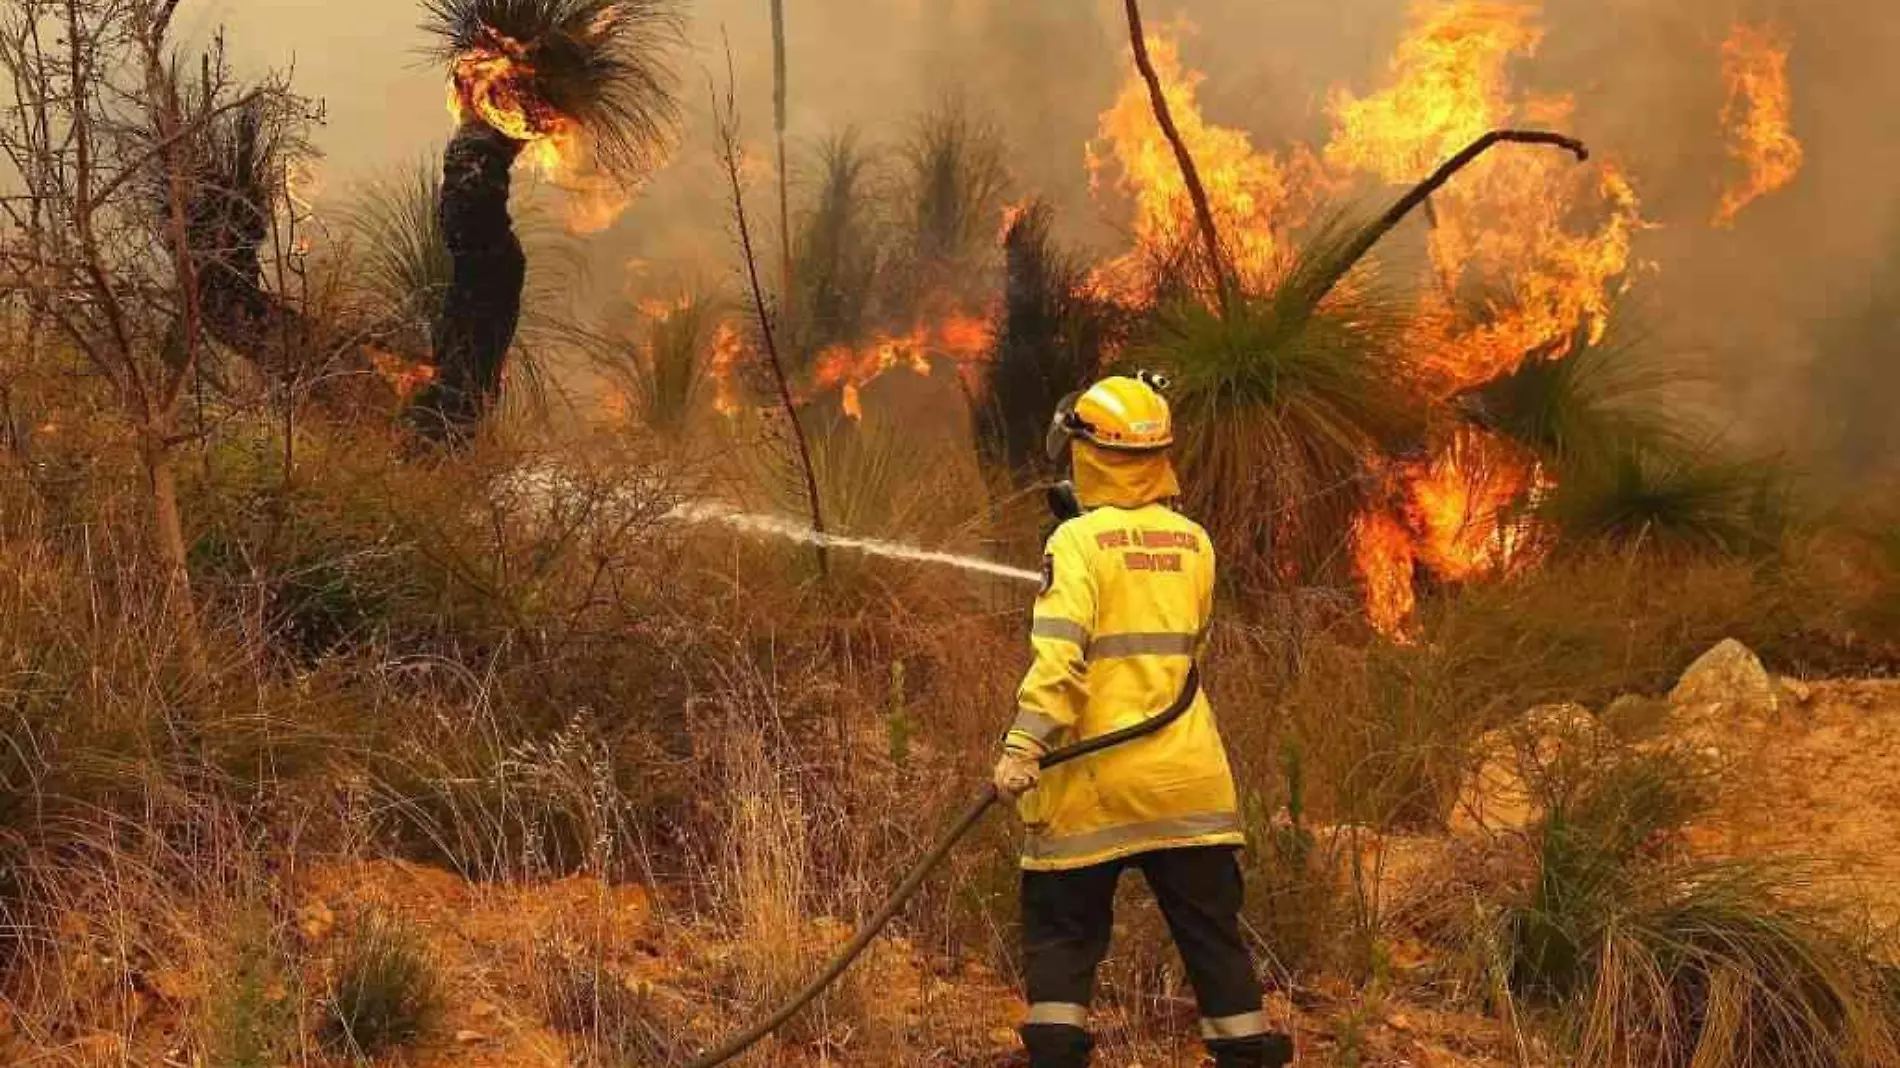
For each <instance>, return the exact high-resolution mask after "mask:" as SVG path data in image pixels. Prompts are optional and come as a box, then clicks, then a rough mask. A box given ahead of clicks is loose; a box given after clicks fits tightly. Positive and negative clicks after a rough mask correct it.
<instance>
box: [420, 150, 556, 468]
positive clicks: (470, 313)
mask: <svg viewBox="0 0 1900 1068" xmlns="http://www.w3.org/2000/svg"><path fill="white" fill-rule="evenodd" d="M520 154H521V143H520V142H518V141H513V140H510V139H509V138H507V137H505V136H503V135H502V134H500V133H498V132H496V131H495V130H494V129H493V128H491V127H490V126H488V125H487V124H486V123H482V122H479V121H473V120H471V121H467V122H464V123H463V124H462V127H461V129H459V130H457V131H456V133H455V139H454V140H452V141H450V142H449V147H448V150H447V151H446V152H444V153H443V157H442V164H443V166H442V203H441V206H440V208H439V211H440V213H441V219H442V236H443V240H444V242H445V243H446V244H447V245H448V250H449V257H450V259H451V260H452V261H453V262H454V272H453V274H452V276H451V278H450V282H449V289H448V292H447V293H446V294H444V296H443V301H442V317H441V318H440V319H438V320H437V321H436V323H435V332H434V344H435V373H436V378H435V381H434V382H433V383H431V385H430V386H429V388H428V389H426V390H424V391H423V392H422V393H420V394H418V395H417V398H416V401H415V404H414V407H413V408H412V411H411V417H412V419H413V420H414V422H415V424H416V425H417V426H418V427H419V428H420V429H421V430H422V432H423V433H425V434H427V435H429V436H430V437H432V438H435V439H437V440H460V439H463V438H465V437H466V436H467V435H468V434H469V432H470V431H472V430H473V428H474V426H475V424H476V423H477V422H479V421H480V419H481V417H482V415H483V414H484V413H485V412H487V410H488V409H489V408H490V407H491V406H492V405H493V404H494V403H495V402H496V401H497V400H498V399H499V398H500V396H501V382H502V372H503V371H504V370H505V369H506V364H507V357H508V350H509V348H510V347H512V346H513V345H514V341H515V330H516V328H517V327H518V326H519V325H520V323H521V292H522V287H523V286H524V285H525V284H526V283H527V278H528V259H527V256H526V254H524V253H523V252H522V248H521V240H520V239H519V238H518V237H516V236H515V231H514V221H513V219H511V218H510V217H509V215H508V193H509V187H510V184H511V180H510V176H509V172H510V170H511V169H512V168H513V166H514V163H515V158H516V157H517V156H519V155H520Z"/></svg>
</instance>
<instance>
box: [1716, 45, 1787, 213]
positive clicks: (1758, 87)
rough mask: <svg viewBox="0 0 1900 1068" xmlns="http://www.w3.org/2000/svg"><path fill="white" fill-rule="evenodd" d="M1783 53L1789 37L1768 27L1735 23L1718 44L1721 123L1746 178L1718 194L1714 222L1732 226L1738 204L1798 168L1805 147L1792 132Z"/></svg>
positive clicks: (1770, 189)
mask: <svg viewBox="0 0 1900 1068" xmlns="http://www.w3.org/2000/svg"><path fill="white" fill-rule="evenodd" d="M1788 52H1789V43H1788V39H1787V38H1786V36H1784V35H1783V34H1782V33H1781V31H1780V30H1779V29H1777V28H1776V27H1773V26H1750V25H1748V24H1746V23H1737V24H1736V25H1735V28H1734V29H1733V30H1731V31H1730V32H1729V37H1728V40H1727V41H1725V42H1723V44H1722V79H1723V81H1725V82H1726V83H1727V84H1728V100H1727V102H1726V103H1725V104H1724V105H1723V107H1722V126H1723V128H1724V129H1725V130H1726V132H1727V135H1728V154H1729V158H1731V159H1733V160H1735V161H1736V162H1738V163H1740V164H1741V165H1742V168H1743V170H1744V171H1745V172H1746V177H1745V178H1743V179H1742V180H1741V181H1740V183H1739V184H1733V185H1731V186H1730V188H1729V189H1727V190H1726V191H1725V192H1724V193H1723V194H1722V202H1721V205H1720V206H1718V207H1717V208H1716V210H1715V223H1714V224H1715V225H1716V226H1719V227H1724V228H1726V227H1731V226H1734V225H1735V219H1736V217H1737V216H1739V215H1740V214H1741V213H1742V209H1744V208H1746V207H1748V206H1749V205H1750V204H1752V203H1754V202H1755V201H1756V200H1759V199H1760V198H1762V197H1764V196H1767V195H1768V194H1770V193H1773V192H1775V191H1777V190H1779V189H1781V188H1783V187H1785V186H1787V185H1788V184H1789V183H1790V182H1792V181H1794V179H1795V176H1796V175H1798V174H1800V173H1801V165H1802V163H1803V162H1804V159H1805V152H1804V150H1803V149H1802V147H1801V142H1800V141H1799V140H1798V139H1796V137H1795V135H1794V96H1793V92H1792V90H1791V89H1790V88H1789V85H1788Z"/></svg>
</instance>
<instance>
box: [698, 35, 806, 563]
mask: <svg viewBox="0 0 1900 1068" xmlns="http://www.w3.org/2000/svg"><path fill="white" fill-rule="evenodd" d="M737 83H738V77H737V75H736V74H735V73H734V72H733V65H732V45H731V43H730V42H728V43H727V45H726V95H725V100H724V101H723V103H722V102H721V100H720V97H719V91H718V89H717V88H716V87H715V86H713V85H712V79H711V78H710V77H709V78H708V79H707V90H708V91H709V92H710V93H711V95H712V108H713V114H714V115H715V116H716V117H717V119H718V123H719V162H720V164H721V165H722V166H724V168H725V171H726V178H727V179H728V180H729V181H730V182H731V185H732V214H733V219H734V221H735V222H736V223H737V224H738V227H739V249H740V252H741V253H743V254H744V256H745V269H746V278H747V280H748V282H750V284H751V288H752V307H753V310H754V312H755V313H756V314H757V316H758V320H759V337H760V340H761V342H762V343H763V344H764V346H765V355H766V359H767V360H768V361H769V362H770V364H771V367H772V379H773V381H774V382H775V383H776V384H777V386H778V397H779V406H780V407H781V408H782V409H783V410H784V412H785V420H786V422H787V423H789V424H790V425H791V428H792V439H793V441H794V442H795V443H796V444H797V446H798V461H799V465H800V466H801V467H802V468H803V469H804V475H805V499H806V501H807V502H808V503H809V504H810V506H811V528H812V533H814V534H816V535H817V536H818V537H817V539H816V542H815V544H814V548H815V550H816V552H817V556H818V573H819V574H821V575H829V574H830V573H831V566H830V561H829V558H828V557H827V555H826V552H825V515H824V508H823V506H822V505H821V504H820V501H819V497H818V476H817V473H816V472H815V471H814V470H813V468H812V462H811V446H810V445H809V444H808V443H807V442H806V440H805V428H804V426H803V425H802V424H801V423H800V422H799V421H798V406H797V404H796V403H794V402H793V400H792V386H791V382H790V380H789V379H788V378H787V377H786V375H785V363H784V361H783V360H781V359H780V358H779V352H778V340H777V338H776V337H775V336H774V333H773V330H772V315H771V313H770V312H769V311H768V310H767V308H766V303H765V286H764V285H763V284H762V283H760V281H759V260H758V257H757V256H756V255H755V254H754V252H753V248H752V227H751V225H750V223H749V222H748V220H747V217H746V207H745V183H744V182H743V181H742V180H741V178H740V176H739V171H740V167H739V105H738V101H737V99H736V96H737V93H736V86H737Z"/></svg>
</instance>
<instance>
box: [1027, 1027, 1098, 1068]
mask: <svg viewBox="0 0 1900 1068" xmlns="http://www.w3.org/2000/svg"><path fill="white" fill-rule="evenodd" d="M1023 1048H1025V1049H1027V1050H1028V1051H1029V1068H1087V1066H1088V1063H1089V1053H1090V1052H1092V1051H1093V1050H1094V1049H1095V1040H1094V1039H1092V1038H1090V1037H1089V1033H1088V1032H1087V1031H1084V1030H1082V1029H1081V1028H1080V1027H1070V1026H1069V1025H1068V1024H1027V1025H1025V1026H1024V1027H1023Z"/></svg>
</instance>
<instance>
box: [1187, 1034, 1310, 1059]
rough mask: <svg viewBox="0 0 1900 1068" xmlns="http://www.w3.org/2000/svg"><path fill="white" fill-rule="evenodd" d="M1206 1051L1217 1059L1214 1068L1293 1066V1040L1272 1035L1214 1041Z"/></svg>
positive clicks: (1285, 1036) (1279, 1035)
mask: <svg viewBox="0 0 1900 1068" xmlns="http://www.w3.org/2000/svg"><path fill="white" fill-rule="evenodd" d="M1207 1051H1208V1052H1209V1053H1212V1054H1213V1055H1214V1068H1286V1066H1287V1065H1289V1064H1292V1063H1293V1039H1292V1038H1291V1037H1289V1036H1287V1035H1281V1034H1274V1033H1272V1032H1269V1033H1267V1034H1264V1035H1248V1036H1247V1037H1246V1038H1217V1039H1212V1040H1210V1041H1209V1042H1208V1043H1207Z"/></svg>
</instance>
